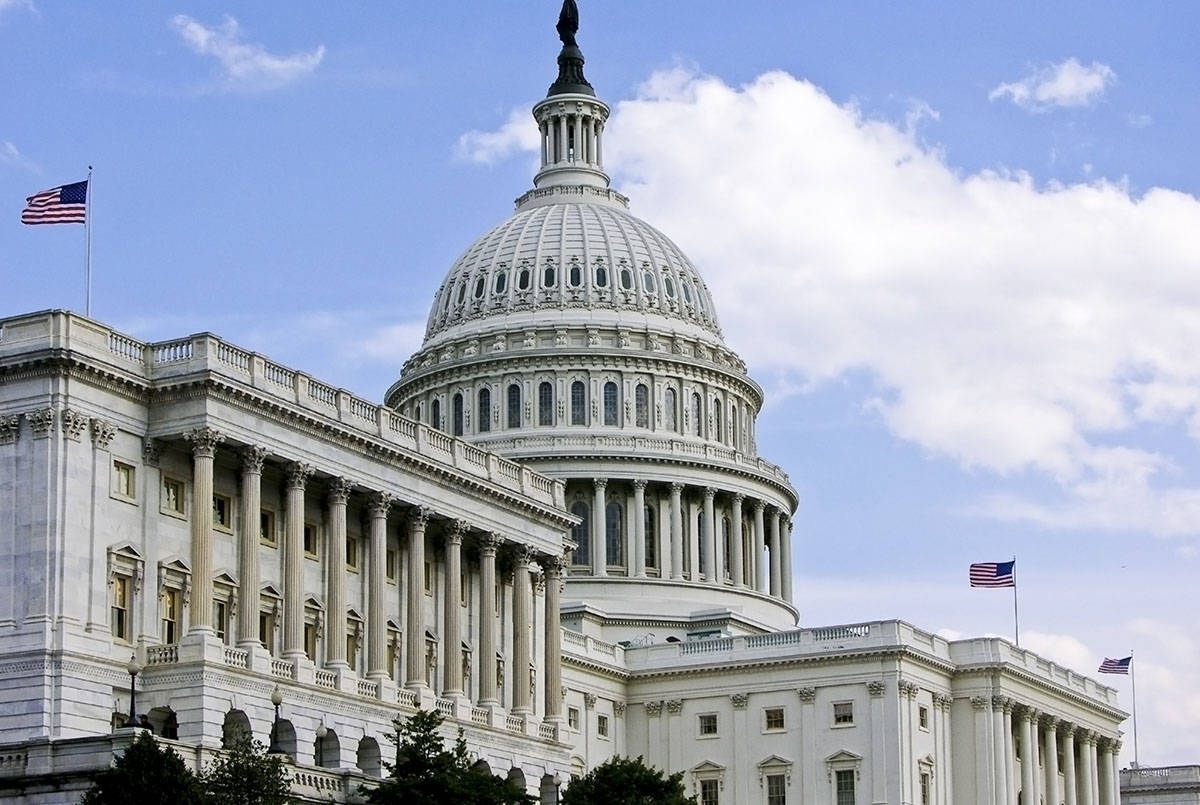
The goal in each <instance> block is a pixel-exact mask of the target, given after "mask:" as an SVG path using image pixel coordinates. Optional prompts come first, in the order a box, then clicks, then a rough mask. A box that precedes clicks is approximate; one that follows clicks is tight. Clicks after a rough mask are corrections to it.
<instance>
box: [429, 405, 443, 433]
mask: <svg viewBox="0 0 1200 805" xmlns="http://www.w3.org/2000/svg"><path fill="white" fill-rule="evenodd" d="M429 427H431V428H437V429H438V430H441V429H442V401H441V400H434V401H433V402H431V403H430V404H429Z"/></svg>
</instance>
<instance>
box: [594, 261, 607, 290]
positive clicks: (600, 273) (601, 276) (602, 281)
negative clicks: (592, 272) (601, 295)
mask: <svg viewBox="0 0 1200 805" xmlns="http://www.w3.org/2000/svg"><path fill="white" fill-rule="evenodd" d="M596 287H597V288H607V287H608V269H607V268H605V267H604V266H596Z"/></svg>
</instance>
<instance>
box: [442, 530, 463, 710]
mask: <svg viewBox="0 0 1200 805" xmlns="http://www.w3.org/2000/svg"><path fill="white" fill-rule="evenodd" d="M466 530H467V524H466V523H465V522H463V521H462V520H455V521H454V522H453V523H451V525H450V528H449V530H448V531H447V532H446V536H445V540H444V542H445V546H446V583H445V584H444V585H443V586H442V589H443V590H444V591H445V593H446V595H445V599H444V600H443V601H442V616H443V617H444V618H445V625H444V626H443V627H442V644H443V646H444V651H443V656H444V661H443V663H442V695H443V696H447V697H450V696H462V695H463V667H462V625H461V624H462V621H461V616H462V604H461V603H460V599H461V598H462V577H461V575H460V574H461V573H462V541H463V534H464V533H466Z"/></svg>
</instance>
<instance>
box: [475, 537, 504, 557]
mask: <svg viewBox="0 0 1200 805" xmlns="http://www.w3.org/2000/svg"><path fill="white" fill-rule="evenodd" d="M503 541H504V540H503V539H501V537H500V535H499V534H497V533H496V532H495V531H485V532H484V533H482V534H480V535H479V553H480V554H482V555H483V556H493V557H494V556H495V555H496V551H497V550H498V549H499V547H500V543H502V542H503Z"/></svg>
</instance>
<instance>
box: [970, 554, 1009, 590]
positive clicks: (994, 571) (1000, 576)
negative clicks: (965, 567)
mask: <svg viewBox="0 0 1200 805" xmlns="http://www.w3.org/2000/svg"><path fill="white" fill-rule="evenodd" d="M1016 565H1017V561H1016V560H1015V559H1014V560H1012V561H1011V562H974V563H973V564H972V565H971V586H972V587H1016V586H1017V581H1016V578H1015V577H1014V576H1013V570H1014V569H1015V568H1016Z"/></svg>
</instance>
